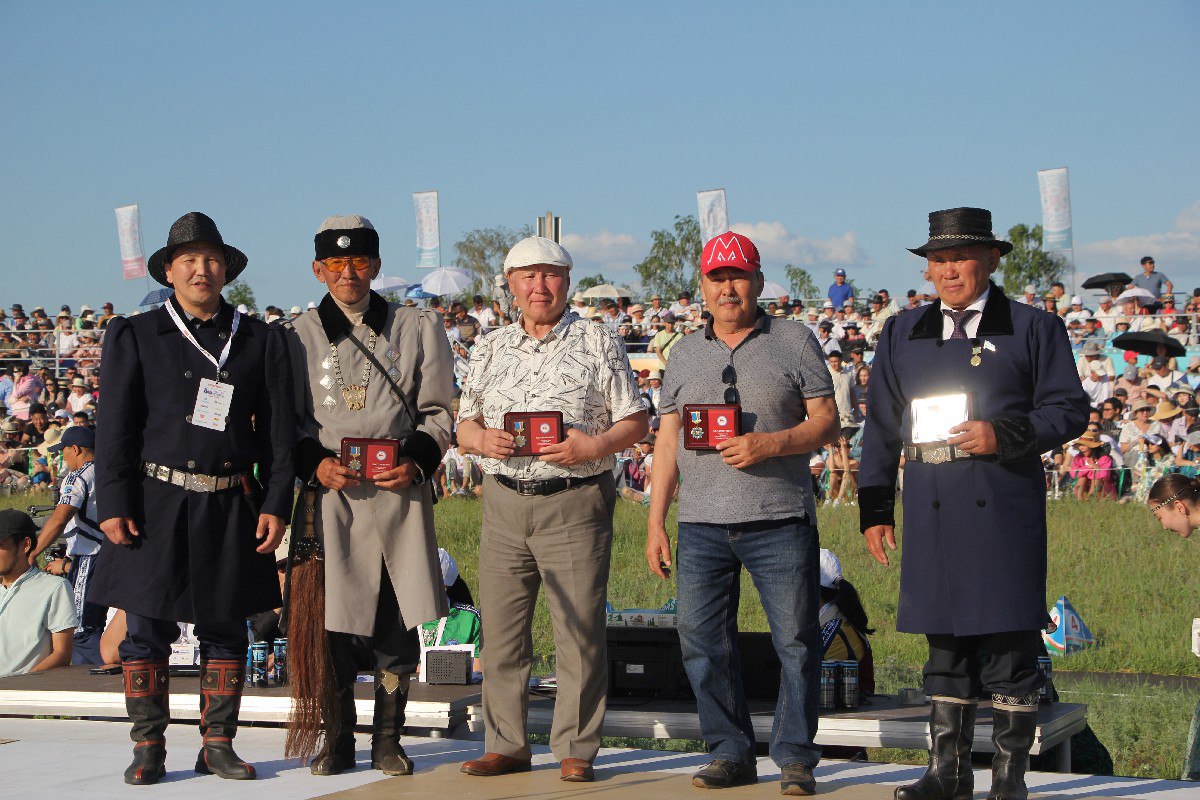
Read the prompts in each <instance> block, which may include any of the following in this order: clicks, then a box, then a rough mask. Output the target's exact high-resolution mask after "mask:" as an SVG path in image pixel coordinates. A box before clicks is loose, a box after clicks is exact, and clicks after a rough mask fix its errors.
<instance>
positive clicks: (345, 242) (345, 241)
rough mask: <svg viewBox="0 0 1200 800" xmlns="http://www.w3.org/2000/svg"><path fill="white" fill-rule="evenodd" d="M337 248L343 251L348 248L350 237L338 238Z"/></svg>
mask: <svg viewBox="0 0 1200 800" xmlns="http://www.w3.org/2000/svg"><path fill="white" fill-rule="evenodd" d="M337 246H338V247H340V248H342V249H343V250H345V249H346V248H347V247H349V246H350V237H349V236H339V237H338V240H337Z"/></svg>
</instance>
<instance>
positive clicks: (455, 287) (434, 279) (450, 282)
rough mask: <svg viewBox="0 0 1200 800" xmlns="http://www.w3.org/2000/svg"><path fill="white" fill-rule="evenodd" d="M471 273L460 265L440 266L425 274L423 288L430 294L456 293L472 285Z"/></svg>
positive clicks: (422, 282)
mask: <svg viewBox="0 0 1200 800" xmlns="http://www.w3.org/2000/svg"><path fill="white" fill-rule="evenodd" d="M471 283H472V281H471V275H470V273H468V272H467V271H466V270H465V269H459V268H458V267H438V268H437V269H435V270H433V271H432V272H430V273H429V274H428V275H426V276H425V280H423V281H421V288H422V289H424V290H425V291H427V292H429V293H430V294H436V295H444V294H445V295H454V294H458V293H459V292H461V291H463V290H464V289H467V288H469V287H470V286H471Z"/></svg>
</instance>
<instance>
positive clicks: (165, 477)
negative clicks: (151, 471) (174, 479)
mask: <svg viewBox="0 0 1200 800" xmlns="http://www.w3.org/2000/svg"><path fill="white" fill-rule="evenodd" d="M154 477H156V478H158V479H159V480H160V481H165V482H167V483H170V482H171V468H170V467H164V466H162V465H161V464H160V465H159V466H158V467H156V468H155V475H154Z"/></svg>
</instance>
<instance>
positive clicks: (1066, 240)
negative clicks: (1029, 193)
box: [1037, 167, 1074, 250]
mask: <svg viewBox="0 0 1200 800" xmlns="http://www.w3.org/2000/svg"><path fill="white" fill-rule="evenodd" d="M1037 176H1038V190H1039V191H1040V192H1041V194H1042V249H1043V250H1071V249H1073V247H1074V245H1073V244H1072V242H1071V186H1070V182H1069V181H1068V180H1067V168H1066V167H1058V168H1057V169H1042V170H1038V174H1037Z"/></svg>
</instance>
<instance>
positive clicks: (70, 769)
mask: <svg viewBox="0 0 1200 800" xmlns="http://www.w3.org/2000/svg"><path fill="white" fill-rule="evenodd" d="M283 736H284V731H283V730H282V729H279V728H267V727H252V728H243V729H242V730H241V731H240V732H239V734H238V738H237V748H238V752H239V754H241V755H242V756H243V757H244V758H247V759H248V760H250V761H252V762H253V763H254V764H255V765H256V767H257V769H258V774H259V779H258V780H256V781H222V780H221V779H219V778H216V777H214V776H211V775H197V774H196V773H194V772H193V771H192V765H193V764H194V762H195V759H196V751H197V749H198V748H199V746H200V735H199V732H198V730H197V728H196V727H195V726H194V725H176V726H173V727H172V728H170V729H168V731H167V750H168V755H167V768H168V770H169V773H168V775H167V777H166V779H165V780H164V781H163V782H162V783H160V784H158V785H157V786H153V787H130V786H126V785H125V784H124V783H123V782H122V780H121V773H122V771H123V770H124V769H125V766H126V765H127V764H128V762H129V757H130V747H131V745H130V742H129V727H128V725H127V724H125V723H123V722H93V721H83V720H45V719H43V720H39V719H16V718H0V741H4V740H9V741H8V743H6V744H0V775H3V776H4V777H3V781H2V783H0V786H3V789H2V790H0V795H2V796H3V797H14V798H41V797H63V796H71V797H86V798H87V800H126V798H129V797H134V796H137V797H147V798H149V797H153V798H155V800H191V799H192V798H195V799H196V800H202V799H203V800H210V799H211V798H212V797H214V796H219V797H221V798H222V800H226V798H228V800H242V799H243V798H245V799H246V800H251V799H252V800H259V799H260V798H264V797H269V798H271V800H307V799H308V798H316V797H323V798H333V799H335V800H389V799H390V798H430V797H454V798H461V799H462V800H500V798H518V797H528V798H538V800H558V799H559V798H582V797H587V798H594V797H605V796H607V797H611V798H614V800H617V799H618V798H629V797H635V796H636V797H639V798H641V799H642V800H676V798H682V799H684V800H686V799H687V798H690V799H691V800H696V799H697V798H701V797H703V798H707V797H708V796H709V795H708V794H700V793H699V792H701V790H699V789H694V788H693V787H692V785H691V781H690V780H689V776H690V775H691V773H692V772H694V771H695V770H696V769H698V768H699V767H701V766H703V765H704V764H705V763H707V760H708V758H707V756H705V755H703V754H700V753H672V752H662V751H653V750H621V749H605V750H603V751H601V753H600V756H599V758H598V759H597V761H596V774H597V780H596V782H595V783H591V784H586V783H585V784H580V783H574V784H568V783H563V782H562V781H560V780H559V779H558V765H557V764H556V763H555V761H554V758H553V756H551V755H550V753H549V752H548V751H547V748H545V747H535V748H534V769H533V771H532V772H530V773H526V774H522V775H505V776H501V777H499V778H473V777H470V776H466V775H462V774H461V773H460V772H459V771H458V768H459V765H460V764H461V762H463V761H465V760H466V759H469V758H475V757H477V756H479V755H480V754H481V753H482V750H483V748H482V744H481V743H479V742H470V741H463V740H456V739H447V738H440V739H418V738H411V737H406V738H405V740H404V746H405V748H406V750H407V751H408V753H409V754H410V755H411V756H412V757H413V759H414V760H415V761H416V765H417V772H416V774H415V775H412V776H408V777H399V778H388V777H386V776H385V775H383V773H381V772H378V771H375V770H371V769H366V768H365V767H364V766H362V761H363V760H364V759H366V758H367V757H368V755H369V750H368V748H369V744H368V738H367V737H366V736H364V735H362V734H360V735H359V736H358V739H357V744H358V759H359V762H360V766H359V767H358V768H357V769H355V770H354V771H352V772H349V773H346V774H344V775H337V776H333V777H328V778H316V777H313V776H312V775H310V774H309V772H308V769H307V768H305V767H303V766H300V765H299V764H297V763H296V762H294V761H286V760H284V759H283V758H282V755H281V754H282V751H283ZM758 770H759V783H758V784H757V785H755V786H745V787H739V788H737V789H728V790H724V791H722V792H721V795H720V796H721V797H722V798H729V800H737V799H738V798H762V799H763V800H765V799H766V798H773V797H779V783H778V781H779V770H778V769H777V768H776V767H775V765H774V764H773V763H772V762H771V761H770V760H769V759H766V758H762V759H759V762H758ZM922 771H923V768H922V767H914V766H904V765H899V764H871V763H859V762H847V761H823V762H821V764H820V765H819V766H818V767H817V770H816V776H817V782H818V794H819V795H820V796H822V797H830V798H835V799H836V800H890V799H891V797H892V790H893V789H894V788H895V786H896V785H897V784H902V783H909V782H912V781H914V780H916V779H917V777H918V776H920V774H921V773H922ZM989 780H990V778H989V773H988V772H987V770H976V772H975V785H976V793H975V796H976V798H982V797H983V796H984V794H986V790H987V786H988V782H989ZM1028 782H1029V787H1030V789H1031V791H1032V792H1033V796H1034V797H1045V798H1064V799H1065V798H1071V799H1072V800H1082V798H1126V799H1127V800H1197V798H1200V786H1197V785H1196V784H1190V783H1183V782H1180V781H1167V780H1136V779H1132V778H1107V777H1099V776H1091V775H1060V774H1057V773H1041V772H1035V773H1031V774H1030V775H1029V780H1028Z"/></svg>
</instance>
